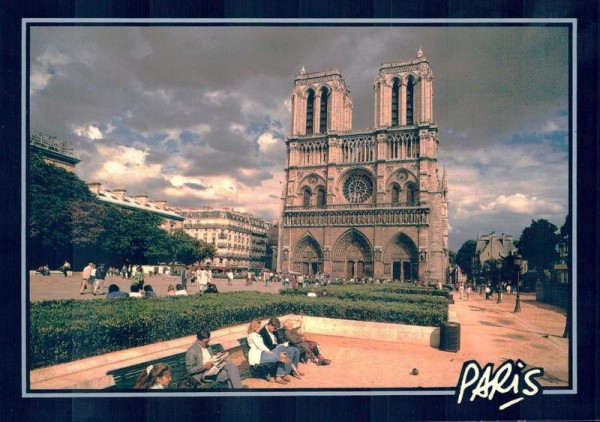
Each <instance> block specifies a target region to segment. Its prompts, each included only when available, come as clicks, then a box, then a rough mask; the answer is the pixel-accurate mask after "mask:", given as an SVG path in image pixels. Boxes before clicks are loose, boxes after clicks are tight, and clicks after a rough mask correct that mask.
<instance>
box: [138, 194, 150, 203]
mask: <svg viewBox="0 0 600 422" xmlns="http://www.w3.org/2000/svg"><path fill="white" fill-rule="evenodd" d="M135 200H136V201H138V202H139V203H140V204H142V205H146V204H147V203H148V195H136V196H135Z"/></svg>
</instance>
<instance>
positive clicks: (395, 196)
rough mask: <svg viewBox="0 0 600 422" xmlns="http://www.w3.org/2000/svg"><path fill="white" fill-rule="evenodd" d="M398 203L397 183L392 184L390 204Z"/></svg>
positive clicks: (398, 187)
mask: <svg viewBox="0 0 600 422" xmlns="http://www.w3.org/2000/svg"><path fill="white" fill-rule="evenodd" d="M398 202H400V186H398V183H394V184H392V204H394V205H397V204H398Z"/></svg>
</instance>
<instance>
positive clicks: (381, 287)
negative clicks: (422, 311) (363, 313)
mask: <svg viewBox="0 0 600 422" xmlns="http://www.w3.org/2000/svg"><path fill="white" fill-rule="evenodd" d="M323 289H326V290H327V293H329V294H331V295H334V296H335V295H338V294H340V293H342V292H367V293H373V292H388V293H397V294H415V295H424V296H441V297H447V296H448V292H449V290H448V289H442V290H436V289H429V288H427V287H417V286H413V285H412V284H397V283H394V284H349V285H346V284H344V285H341V284H338V285H329V286H322V287H317V288H315V291H318V292H321V291H322V290H323ZM290 290H292V291H293V290H297V291H299V293H297V294H302V293H304V294H306V292H307V289H306V288H297V289H286V290H282V291H281V292H282V293H284V294H290V293H285V292H289V291H290ZM291 294H294V293H291Z"/></svg>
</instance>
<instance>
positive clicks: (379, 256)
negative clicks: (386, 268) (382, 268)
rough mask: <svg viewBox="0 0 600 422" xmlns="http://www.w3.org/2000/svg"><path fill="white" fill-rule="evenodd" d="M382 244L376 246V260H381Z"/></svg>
mask: <svg viewBox="0 0 600 422" xmlns="http://www.w3.org/2000/svg"><path fill="white" fill-rule="evenodd" d="M381 252H382V249H381V246H376V247H375V262H381Z"/></svg>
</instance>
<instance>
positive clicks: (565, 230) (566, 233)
mask: <svg viewBox="0 0 600 422" xmlns="http://www.w3.org/2000/svg"><path fill="white" fill-rule="evenodd" d="M560 235H561V237H562V238H563V239H565V238H571V214H567V217H566V218H565V222H564V224H563V225H562V226H561V228H560Z"/></svg>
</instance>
